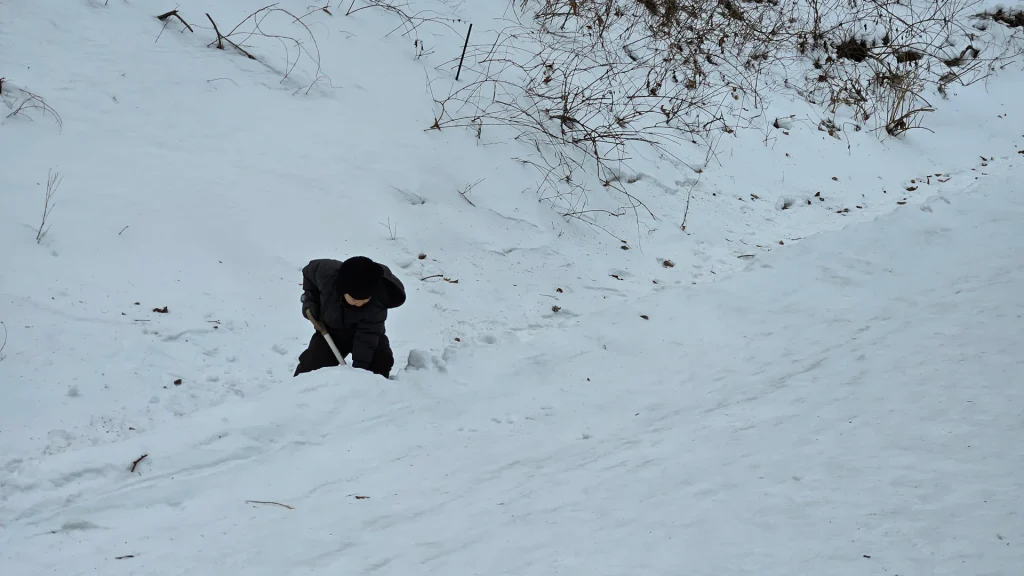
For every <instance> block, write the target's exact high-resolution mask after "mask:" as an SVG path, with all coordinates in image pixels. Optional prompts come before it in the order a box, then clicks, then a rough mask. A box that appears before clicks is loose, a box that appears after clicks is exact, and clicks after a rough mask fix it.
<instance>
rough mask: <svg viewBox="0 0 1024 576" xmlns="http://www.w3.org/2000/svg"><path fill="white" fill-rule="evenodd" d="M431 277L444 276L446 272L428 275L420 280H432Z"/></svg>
mask: <svg viewBox="0 0 1024 576" xmlns="http://www.w3.org/2000/svg"><path fill="white" fill-rule="evenodd" d="M431 278H444V274H434V275H433V276H427V277H425V278H420V280H430V279H431Z"/></svg>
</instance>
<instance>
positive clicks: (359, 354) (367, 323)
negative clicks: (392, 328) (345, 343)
mask: <svg viewBox="0 0 1024 576" xmlns="http://www.w3.org/2000/svg"><path fill="white" fill-rule="evenodd" d="M387 318H388V311H387V309H385V308H381V309H380V310H379V311H378V312H377V313H376V314H373V315H371V316H369V317H368V318H366V319H365V320H363V321H362V322H360V323H359V324H358V325H356V333H355V338H354V339H353V341H352V367H353V368H362V369H363V370H369V369H370V364H371V363H372V362H373V354H374V352H376V351H377V344H378V343H380V337H381V335H382V334H384V322H385V321H386V320H387Z"/></svg>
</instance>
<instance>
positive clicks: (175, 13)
mask: <svg viewBox="0 0 1024 576" xmlns="http://www.w3.org/2000/svg"><path fill="white" fill-rule="evenodd" d="M172 16H173V17H174V18H177V19H178V21H179V22H181V23H182V24H184V25H185V28H188V31H189V32H192V33H193V34H195V32H196V31H195V30H193V29H192V27H191V26H189V24H188V22H185V19H184V18H182V17H181V14H178V11H177V10H176V9H175V10H171V11H170V12H165V13H163V14H161V15H159V16H157V17H156V19H157V20H159V21H161V22H166V21H167V19H168V18H170V17H172Z"/></svg>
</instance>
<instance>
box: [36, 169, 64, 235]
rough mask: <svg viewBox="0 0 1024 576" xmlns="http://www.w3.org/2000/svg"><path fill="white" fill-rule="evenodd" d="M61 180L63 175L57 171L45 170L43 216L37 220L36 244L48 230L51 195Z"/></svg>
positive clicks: (51, 208)
mask: <svg viewBox="0 0 1024 576" xmlns="http://www.w3.org/2000/svg"><path fill="white" fill-rule="evenodd" d="M61 180H63V177H61V176H60V174H59V173H55V172H47V175H46V200H45V201H44V202H43V218H42V220H41V221H40V222H39V230H38V231H37V232H36V244H39V243H40V242H42V241H43V237H44V236H46V233H47V232H49V231H50V227H49V226H48V225H47V219H48V218H49V217H50V211H51V210H53V206H54V203H53V195H54V194H56V193H57V188H59V187H60V183H61Z"/></svg>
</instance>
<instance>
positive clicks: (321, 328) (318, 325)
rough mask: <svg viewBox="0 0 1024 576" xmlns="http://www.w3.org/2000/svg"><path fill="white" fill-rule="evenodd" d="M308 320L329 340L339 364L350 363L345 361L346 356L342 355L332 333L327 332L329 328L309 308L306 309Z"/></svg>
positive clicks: (328, 343)
mask: <svg viewBox="0 0 1024 576" xmlns="http://www.w3.org/2000/svg"><path fill="white" fill-rule="evenodd" d="M306 320H309V321H310V322H312V323H313V328H316V331H317V332H319V333H320V334H322V335H323V337H324V339H325V340H327V345H328V346H330V347H331V352H333V353H334V357H335V358H337V359H338V364H341V365H343V366H344V365H347V364H348V363H347V362H345V357H344V356H342V355H341V352H340V351H338V347H337V346H335V344H334V338H331V335H330V334H329V333H328V332H327V328H324V325H323V324H321V323H320V322H318V321H317V319H316V318H313V313H312V312H310V311H309V308H307V309H306Z"/></svg>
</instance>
